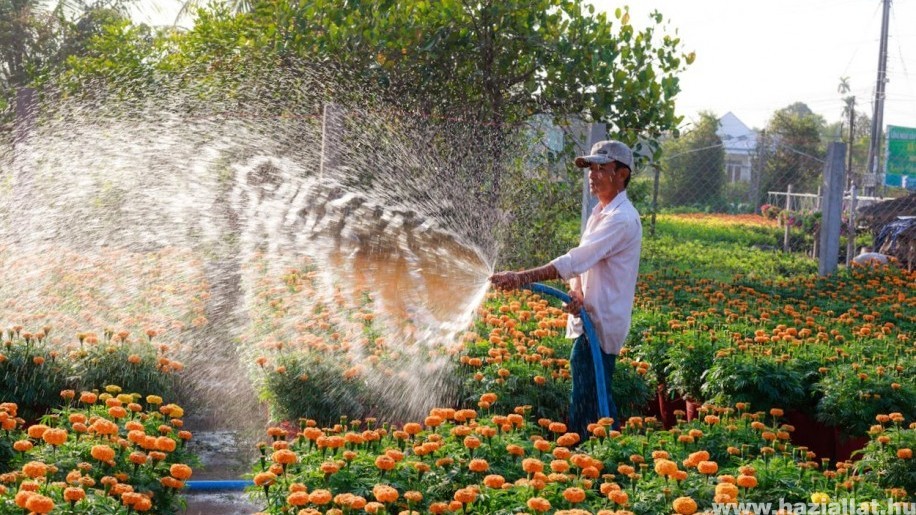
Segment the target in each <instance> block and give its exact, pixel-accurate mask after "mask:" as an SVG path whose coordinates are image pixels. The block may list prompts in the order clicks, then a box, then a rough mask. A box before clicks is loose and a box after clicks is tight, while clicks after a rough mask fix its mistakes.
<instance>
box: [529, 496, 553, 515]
mask: <svg viewBox="0 0 916 515" xmlns="http://www.w3.org/2000/svg"><path fill="white" fill-rule="evenodd" d="M526 504H527V505H528V508H530V509H532V510H534V511H536V512H545V511H548V510H550V501H548V500H547V499H544V498H543V497H532V498H531V499H528V502H527V503H526Z"/></svg>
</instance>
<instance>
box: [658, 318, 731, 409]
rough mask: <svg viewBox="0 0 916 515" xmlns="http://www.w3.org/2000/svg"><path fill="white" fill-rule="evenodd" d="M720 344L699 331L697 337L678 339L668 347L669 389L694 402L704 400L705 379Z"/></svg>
mask: <svg viewBox="0 0 916 515" xmlns="http://www.w3.org/2000/svg"><path fill="white" fill-rule="evenodd" d="M717 349H718V346H717V345H716V344H715V342H713V341H712V340H711V339H710V338H709V336H708V335H707V334H702V333H700V332H699V331H698V332H697V334H696V339H695V340H694V339H692V338H691V339H683V340H677V341H676V342H675V344H674V345H671V346H670V347H669V348H668V355H667V363H668V365H667V367H666V368H665V375H666V377H667V379H666V385H667V387H668V390H669V391H671V392H676V393H677V395H679V396H681V397H684V398H685V399H689V400H691V401H694V402H698V401H702V400H703V398H704V396H703V392H702V386H703V380H704V377H705V375H706V371H707V370H709V369H710V368H711V367H712V364H713V359H714V358H715V353H716V350H717Z"/></svg>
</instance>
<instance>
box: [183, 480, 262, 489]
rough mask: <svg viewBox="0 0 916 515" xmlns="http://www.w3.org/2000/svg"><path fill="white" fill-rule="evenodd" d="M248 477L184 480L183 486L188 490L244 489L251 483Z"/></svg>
mask: <svg viewBox="0 0 916 515" xmlns="http://www.w3.org/2000/svg"><path fill="white" fill-rule="evenodd" d="M253 484H254V483H253V482H252V481H251V480H250V479H230V480H218V481H185V483H184V486H185V488H186V489H187V490H188V491H189V492H216V491H226V490H244V489H245V488H247V487H249V486H251V485H253Z"/></svg>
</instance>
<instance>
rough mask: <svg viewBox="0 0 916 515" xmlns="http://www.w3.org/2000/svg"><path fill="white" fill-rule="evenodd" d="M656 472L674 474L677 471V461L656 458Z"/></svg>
mask: <svg viewBox="0 0 916 515" xmlns="http://www.w3.org/2000/svg"><path fill="white" fill-rule="evenodd" d="M655 472H656V473H657V474H658V475H660V476H666V477H668V476H672V475H674V473H675V472H677V463H675V462H673V461H671V460H667V459H659V460H656V461H655Z"/></svg>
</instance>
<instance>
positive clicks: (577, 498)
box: [563, 487, 585, 503]
mask: <svg viewBox="0 0 916 515" xmlns="http://www.w3.org/2000/svg"><path fill="white" fill-rule="evenodd" d="M563 498H564V499H566V500H567V501H569V502H571V503H580V502H582V501H584V500H585V490H583V489H581V488H576V487H570V488H567V489H566V490H563Z"/></svg>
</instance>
